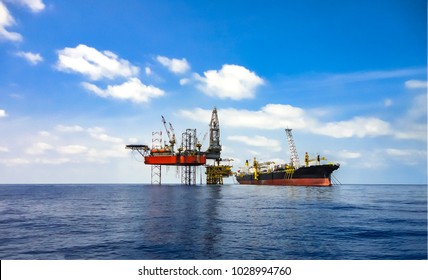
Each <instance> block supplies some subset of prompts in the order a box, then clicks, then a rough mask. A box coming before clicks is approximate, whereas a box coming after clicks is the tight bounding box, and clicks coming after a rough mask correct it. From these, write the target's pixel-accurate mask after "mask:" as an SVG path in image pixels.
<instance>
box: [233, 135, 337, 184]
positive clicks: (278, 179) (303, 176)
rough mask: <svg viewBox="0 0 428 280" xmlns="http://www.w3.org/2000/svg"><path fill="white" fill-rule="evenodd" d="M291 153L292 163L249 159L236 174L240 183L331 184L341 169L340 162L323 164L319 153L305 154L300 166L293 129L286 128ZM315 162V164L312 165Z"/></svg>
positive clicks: (322, 158)
mask: <svg viewBox="0 0 428 280" xmlns="http://www.w3.org/2000/svg"><path fill="white" fill-rule="evenodd" d="M285 131H286V133H287V139H288V144H289V148H290V153H291V163H290V164H281V165H275V164H274V163H273V162H262V163H259V162H258V161H257V160H256V159H255V158H254V162H253V165H252V166H250V165H249V163H248V161H247V162H246V164H245V167H241V169H240V170H238V171H237V172H236V174H235V178H236V180H237V181H238V183H239V184H244V185H281V186H331V185H332V179H331V178H332V173H333V171H335V170H337V169H339V164H337V163H328V164H321V161H324V160H326V158H324V157H320V156H319V155H318V156H317V157H315V158H314V159H310V158H309V155H308V153H306V155H305V166H300V163H299V159H298V155H297V151H296V147H295V145H294V140H293V137H292V134H291V129H288V128H287V129H286V130H285ZM313 162H315V164H313V165H311V164H312V163H313Z"/></svg>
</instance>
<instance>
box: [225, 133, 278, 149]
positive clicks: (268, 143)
mask: <svg viewBox="0 0 428 280" xmlns="http://www.w3.org/2000/svg"><path fill="white" fill-rule="evenodd" d="M227 139H228V140H231V141H237V142H239V143H244V144H247V145H249V146H254V147H265V148H268V149H269V150H272V151H276V152H278V151H281V143H279V141H277V140H274V139H269V138H267V137H264V136H259V135H255V136H251V137H248V136H239V135H235V136H228V137H227Z"/></svg>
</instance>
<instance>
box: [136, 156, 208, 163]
mask: <svg viewBox="0 0 428 280" xmlns="http://www.w3.org/2000/svg"><path fill="white" fill-rule="evenodd" d="M206 162H207V158H206V156H205V155H204V154H197V155H180V154H177V155H148V156H145V157H144V163H145V164H154V165H183V166H198V165H204V164H205V163H206Z"/></svg>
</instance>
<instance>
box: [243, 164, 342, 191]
mask: <svg viewBox="0 0 428 280" xmlns="http://www.w3.org/2000/svg"><path fill="white" fill-rule="evenodd" d="M338 168H339V165H338V164H323V165H313V166H304V167H300V168H298V169H291V170H290V169H289V170H275V171H272V172H265V173H259V174H257V175H256V176H255V175H254V174H245V175H242V174H241V175H240V174H238V175H236V180H237V181H238V183H239V184H243V185H281V186H331V185H332V184H331V174H332V173H333V171H334V170H337V169H338Z"/></svg>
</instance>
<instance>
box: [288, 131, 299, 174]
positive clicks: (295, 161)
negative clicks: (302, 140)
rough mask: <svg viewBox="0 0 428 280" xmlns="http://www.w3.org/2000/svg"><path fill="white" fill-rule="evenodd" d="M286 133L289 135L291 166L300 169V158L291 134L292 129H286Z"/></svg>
mask: <svg viewBox="0 0 428 280" xmlns="http://www.w3.org/2000/svg"><path fill="white" fill-rule="evenodd" d="M285 133H286V134H287V141H288V147H289V149H290V157H291V164H292V165H293V167H294V168H299V167H300V162H299V156H298V155H297V150H296V145H295V144H294V140H293V135H292V134H291V128H286V129H285Z"/></svg>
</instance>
